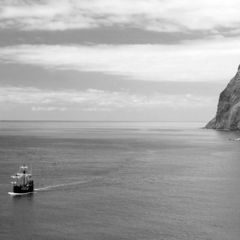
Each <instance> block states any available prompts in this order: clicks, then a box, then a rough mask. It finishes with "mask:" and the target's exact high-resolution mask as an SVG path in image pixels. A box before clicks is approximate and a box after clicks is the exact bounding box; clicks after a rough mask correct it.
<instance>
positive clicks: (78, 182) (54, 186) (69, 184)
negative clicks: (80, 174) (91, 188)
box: [34, 180, 89, 191]
mask: <svg viewBox="0 0 240 240" xmlns="http://www.w3.org/2000/svg"><path fill="white" fill-rule="evenodd" d="M87 182H89V181H83V180H82V181H77V182H71V183H62V184H57V185H51V186H46V187H42V188H36V189H34V190H35V191H44V190H49V189H52V188H58V187H65V186H71V185H77V184H81V183H87Z"/></svg>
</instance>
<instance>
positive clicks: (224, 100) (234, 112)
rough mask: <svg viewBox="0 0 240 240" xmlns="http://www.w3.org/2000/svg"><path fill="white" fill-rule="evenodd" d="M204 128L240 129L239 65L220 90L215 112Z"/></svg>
mask: <svg viewBox="0 0 240 240" xmlns="http://www.w3.org/2000/svg"><path fill="white" fill-rule="evenodd" d="M206 128H208V129H219V130H240V65H239V67H238V71H237V73H236V75H235V76H234V78H233V79H231V81H230V82H229V84H228V85H227V87H226V88H225V89H224V90H223V91H222V92H221V94H220V97H219V101H218V108H217V114H216V116H215V118H213V119H212V120H211V121H210V122H209V123H208V124H207V125H206Z"/></svg>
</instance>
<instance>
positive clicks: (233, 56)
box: [0, 0, 240, 122]
mask: <svg viewBox="0 0 240 240" xmlns="http://www.w3.org/2000/svg"><path fill="white" fill-rule="evenodd" d="M0 3H1V4H0V120H70V121H78V120H82V121H203V122H207V121H209V120H210V119H211V118H213V117H214V115H215V113H216V108H217V102H218V96H219V94H220V92H221V91H222V90H223V89H224V88H225V86H226V85H227V83H228V82H229V80H230V79H231V78H232V77H234V75H235V73H236V71H237V67H238V65H239V63H240V41H239V40H240V28H239V25H240V15H239V12H240V3H239V1H238V0H228V1H219V0H194V1H193V0H181V1H179V0H81V1H80V0H0Z"/></svg>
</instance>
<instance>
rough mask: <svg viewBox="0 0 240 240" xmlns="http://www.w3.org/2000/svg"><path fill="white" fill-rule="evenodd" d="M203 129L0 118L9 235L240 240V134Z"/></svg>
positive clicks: (2, 218) (1, 197)
mask: <svg viewBox="0 0 240 240" xmlns="http://www.w3.org/2000/svg"><path fill="white" fill-rule="evenodd" d="M203 125H204V123H175V122H173V123H151V122H148V123H145V122H115V123H113V122H0V239H4V240H8V239H14V240H18V239H19V240H23V239H24V240H29V239H34V240H35V239H36V240H38V239H44V240H48V239H49V240H50V239H53V240H55V239H56V240H63V239H70V240H71V239H84V240H85V239H87V240H95V239H96V240H115V239H116V240H119V239H129V240H130V239H131V240H132V239H137V240H140V239H144V240H145V239H149V240H151V239H156V240H175V239H176V240H188V239H189V240H193V239H194V240H198V239H199V240H200V239H201V240H239V239H240V142H238V141H232V140H231V139H235V138H238V137H240V134H239V133H233V132H219V131H213V130H205V129H202V128H201V127H202V126H203ZM23 162H25V163H26V164H28V165H30V166H31V167H32V169H33V175H34V180H35V187H36V192H35V193H34V194H31V195H26V196H20V197H12V196H9V195H8V192H9V191H11V184H10V181H11V179H10V175H12V174H13V173H16V171H17V170H18V167H19V165H20V164H21V163H23Z"/></svg>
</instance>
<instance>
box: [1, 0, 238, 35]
mask: <svg viewBox="0 0 240 240" xmlns="http://www.w3.org/2000/svg"><path fill="white" fill-rule="evenodd" d="M239 11H240V5H239V1H238V0H228V1H219V0H211V1H209V0H195V1H192V0H181V1H179V0H131V1H129V0H114V1H112V0H91V1H89V0H81V1H79V0H48V1H43V0H41V1H22V0H16V1H9V0H5V1H3V2H2V3H1V6H0V20H1V24H0V26H1V27H2V28H20V29H24V30H36V29H40V30H67V29H82V28H97V27H102V26H105V27H109V26H116V25H120V26H124V27H129V26H131V27H137V28H141V29H145V30H150V31H161V32H183V31H186V32H187V31H195V30H208V31H209V32H211V31H213V32H212V34H216V32H215V31H216V30H217V29H220V28H229V29H232V28H233V29H238V26H239V23H240V18H239Z"/></svg>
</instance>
